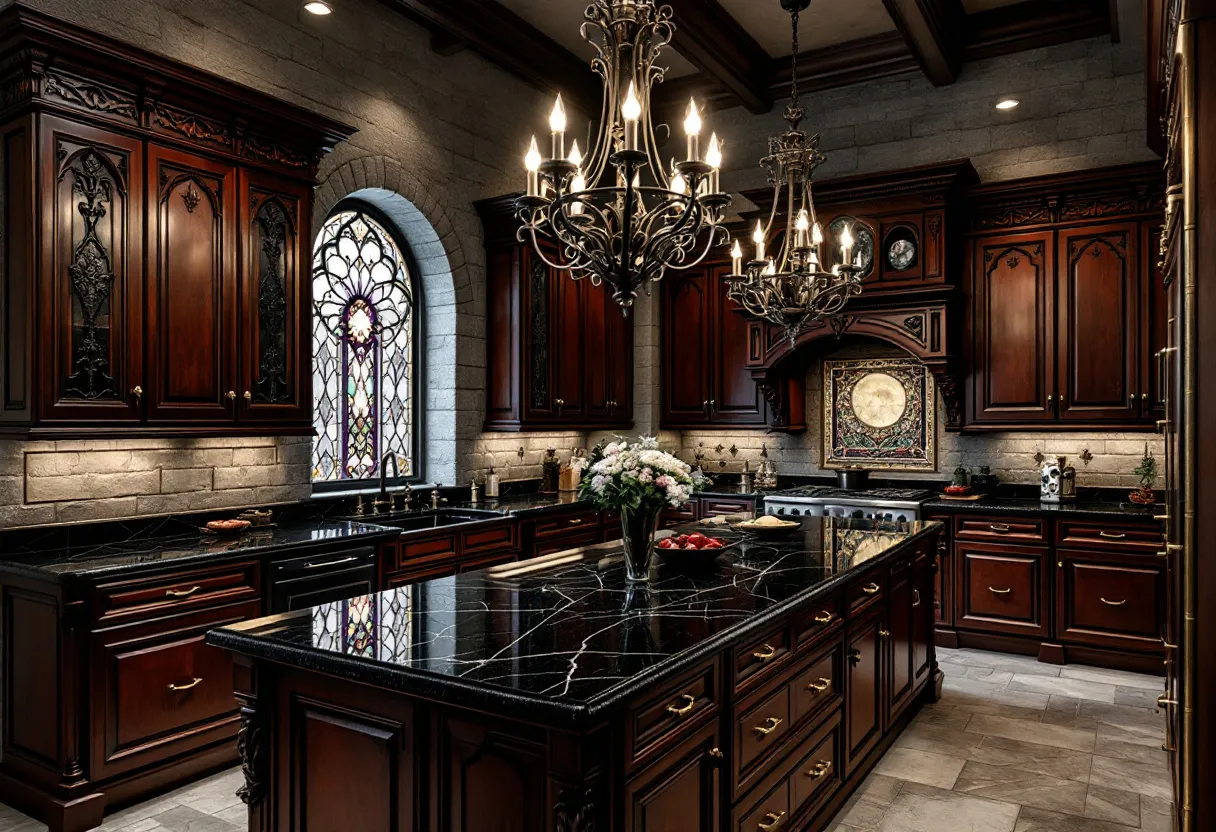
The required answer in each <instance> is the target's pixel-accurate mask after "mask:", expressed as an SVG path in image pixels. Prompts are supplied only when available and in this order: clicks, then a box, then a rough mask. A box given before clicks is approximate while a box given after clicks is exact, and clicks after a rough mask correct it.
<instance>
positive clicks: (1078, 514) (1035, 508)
mask: <svg viewBox="0 0 1216 832" xmlns="http://www.w3.org/2000/svg"><path fill="white" fill-rule="evenodd" d="M924 510H925V511H926V512H933V511H948V512H950V513H961V512H978V513H980V514H1020V515H1024V516H1027V517H1030V516H1034V517H1044V516H1046V517H1075V518H1090V519H1095V520H1100V519H1103V518H1106V519H1110V520H1146V521H1148V520H1152V519H1153V515H1154V514H1160V513H1161V511H1162V507H1160V506H1157V507H1153V506H1139V505H1136V504H1135V503H1119V502H1115V501H1113V500H1095V499H1079V500H1077V501H1076V502H1072V503H1041V502H1039V500H1038V498H1036V497H1006V496H1002V495H995V496H991V497H983V498H981V499H979V500H973V501H966V500H942V499H936V500H930V501H929V502H927V503H925V505H924Z"/></svg>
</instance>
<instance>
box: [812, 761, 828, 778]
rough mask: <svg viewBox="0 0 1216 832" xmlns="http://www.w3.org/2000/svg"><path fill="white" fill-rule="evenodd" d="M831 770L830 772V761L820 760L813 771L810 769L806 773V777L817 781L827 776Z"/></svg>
mask: <svg viewBox="0 0 1216 832" xmlns="http://www.w3.org/2000/svg"><path fill="white" fill-rule="evenodd" d="M831 770H832V761H831V760H820V761H819V762H818V763H816V764H815V767H814V768H813V769H811V770H810V771H808V772H807V773H806V776H807V777H810V778H811V779H812V780H818V779H819V778H820V777H822V776H823V775H825V774H827V773H828V772H829V771H831Z"/></svg>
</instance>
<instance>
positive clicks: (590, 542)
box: [532, 529, 600, 558]
mask: <svg viewBox="0 0 1216 832" xmlns="http://www.w3.org/2000/svg"><path fill="white" fill-rule="evenodd" d="M599 542H600V533H599V532H598V531H597V530H595V529H588V530H587V531H585V532H580V533H579V534H567V535H563V536H561V537H556V538H551V539H549V540H545V541H543V542H542V541H537V543H536V549H535V551H534V552H533V553H532V557H534V558H539V557H541V556H542V555H551V554H553V553H554V552H564V551H566V550H567V549H577V548H579V547H580V546H594V545H595V544H596V543H599Z"/></svg>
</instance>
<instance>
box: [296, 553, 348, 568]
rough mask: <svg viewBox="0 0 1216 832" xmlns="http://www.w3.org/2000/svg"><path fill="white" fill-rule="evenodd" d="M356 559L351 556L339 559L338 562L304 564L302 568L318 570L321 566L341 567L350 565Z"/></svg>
mask: <svg viewBox="0 0 1216 832" xmlns="http://www.w3.org/2000/svg"><path fill="white" fill-rule="evenodd" d="M358 559H359V558H358V557H356V556H355V555H351V556H350V557H348V558H341V559H339V560H329V561H323V562H321V563H311V562H310V563H306V564H304V568H305V569H320V568H321V567H323V566H341V565H342V564H344V563H350V562H351V561H352V560H358Z"/></svg>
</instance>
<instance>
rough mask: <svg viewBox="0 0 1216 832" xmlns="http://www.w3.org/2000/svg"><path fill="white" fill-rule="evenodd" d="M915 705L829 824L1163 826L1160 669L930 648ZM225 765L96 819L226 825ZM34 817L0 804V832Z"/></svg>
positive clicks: (1054, 829) (230, 810)
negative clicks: (920, 705)
mask: <svg viewBox="0 0 1216 832" xmlns="http://www.w3.org/2000/svg"><path fill="white" fill-rule="evenodd" d="M938 660H939V661H940V663H941V667H942V670H943V671H944V672H945V674H946V682H945V690H944V693H943V696H942V700H941V701H940V702H938V703H937V704H935V705H930V706H926V707H925V708H924V709H923V710H922V711H921V713H920V714H919V715H918V716H917V718H916V720H915V721H914V722H913V723H912V725H911V726H910V727H909V728H908V729H907V730H906V731H905V732H904V734H903V736H901V737H900V738H899V740H898V741H897V742H896V744H895V746H894V747H892V748H891V750H890V751H888V752H887V754H886V756H885V757H883V759H882V760H881V761H879V763H878V766H877V767H876V768H875V770H874V773H873V774H871V775H870V777H869V778H868V779H867V780H866V782H865V783H864V784H863V785H862V787H861V788H860V789H859V790H858V792H857V794H855V795H854V796H853V798H852V799H851V800H850V801H849V803H848V805H846V806H845V808H844V809H843V810H842V811H841V813H840V815H839V816H838V817H837V818H836V820H835V822H834V826H833V827H831V828H832V829H833V832H956V831H957V832H962V830H966V831H967V832H1127V830H1129V829H1144V830H1150V832H1170V828H1171V827H1170V816H1171V806H1170V782H1169V770H1168V768H1167V766H1166V757H1165V752H1163V751H1162V750H1161V742H1162V739H1163V735H1164V730H1165V727H1164V722H1163V720H1164V717H1163V716H1162V715H1160V714H1157V713H1155V712H1154V710H1153V705H1154V699H1155V698H1156V696H1157V694H1158V692H1160V690H1161V689H1162V680H1161V679H1160V678H1157V677H1153V676H1142V675H1139V674H1135V673H1123V672H1119V671H1113V670H1098V669H1095V668H1088V667H1081V666H1077V665H1072V666H1067V667H1057V666H1055V665H1048V664H1040V663H1038V662H1037V661H1035V660H1034V659H1031V658H1025V657H1021V656H1008V655H1004V654H999V653H987V652H983V651H980V650H939V651H938ZM240 784H241V775H240V771H239V770H238V769H234V770H231V771H227V772H224V773H222V774H218V775H215V776H214V777H210V778H208V779H206V780H203V781H200V782H198V783H195V784H193V785H191V786H187V787H184V788H182V789H178V790H177V791H174V792H170V793H168V794H166V795H163V796H161V797H159V798H156V799H154V800H152V801H149V802H148V803H143V804H140V805H138V806H133V807H131V808H130V809H126V810H124V811H121V812H118V813H116V814H114V815H111V816H110V817H108V818H107V819H106V822H105V824H104V825H103V826H102V827H101V829H102V830H104V832H119V830H121V832H157V831H158V830H170V832H238V830H243V829H245V828H246V827H245V807H244V805H243V804H242V803H241V802H240V801H239V800H238V799H237V797H236V790H237V788H238V787H239V786H240ZM45 830H46V827H45V826H43V825H42V824H40V823H38V822H37V821H33V820H30V819H29V818H27V817H26V816H25V815H22V814H20V813H18V812H16V811H14V810H12V809H9V808H8V807H5V806H3V805H0V832H45Z"/></svg>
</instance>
